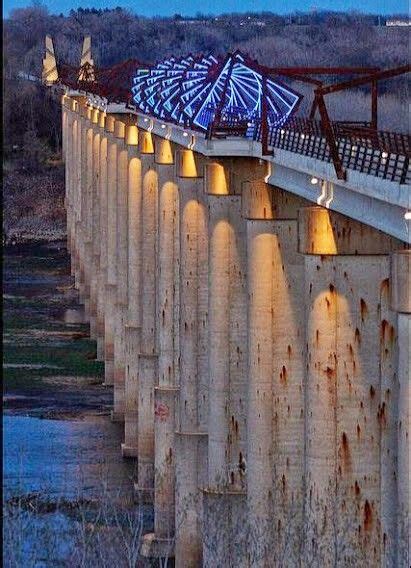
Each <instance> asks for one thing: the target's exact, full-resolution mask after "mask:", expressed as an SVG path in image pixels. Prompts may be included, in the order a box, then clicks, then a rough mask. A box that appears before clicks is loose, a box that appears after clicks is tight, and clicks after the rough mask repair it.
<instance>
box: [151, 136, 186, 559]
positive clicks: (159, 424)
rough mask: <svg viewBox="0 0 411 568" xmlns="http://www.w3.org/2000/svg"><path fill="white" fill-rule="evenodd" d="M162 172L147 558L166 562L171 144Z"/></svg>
mask: <svg viewBox="0 0 411 568" xmlns="http://www.w3.org/2000/svg"><path fill="white" fill-rule="evenodd" d="M155 150H156V157H155V159H156V164H157V165H156V168H157V171H158V268H157V278H158V287H157V327H158V384H157V386H156V387H155V390H154V440H155V444H154V445H155V455H154V457H155V469H154V534H148V535H145V537H144V545H143V553H144V554H145V555H147V556H154V557H156V556H157V557H158V556H166V554H167V553H168V554H170V552H171V551H172V550H173V547H174V546H173V545H174V542H173V540H172V539H173V536H174V515H175V508H174V485H175V484H174V479H175V453H176V452H175V442H174V433H175V429H176V427H175V396H176V384H177V382H178V355H179V349H178V346H179V341H178V339H179V338H178V333H179V323H178V322H179V320H178V317H179V302H178V297H179V222H178V214H179V210H178V187H177V183H176V180H175V175H174V160H173V151H172V147H171V144H170V142H169V140H165V139H161V138H157V139H156V140H155Z"/></svg>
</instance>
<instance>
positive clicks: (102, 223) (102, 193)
mask: <svg viewBox="0 0 411 568" xmlns="http://www.w3.org/2000/svg"><path fill="white" fill-rule="evenodd" d="M105 116H106V115H105V113H103V112H100V113H99V124H98V127H99V131H100V150H99V188H98V194H99V201H100V206H99V215H100V217H99V245H100V256H99V271H98V277H97V359H98V360H102V361H104V360H105V355H104V351H105V347H104V343H105V323H104V322H105V309H106V284H107V133H106V131H105Z"/></svg>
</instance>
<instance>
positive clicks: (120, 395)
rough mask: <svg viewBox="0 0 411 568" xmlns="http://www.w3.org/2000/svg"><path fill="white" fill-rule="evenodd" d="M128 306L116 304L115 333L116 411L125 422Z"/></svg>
mask: <svg viewBox="0 0 411 568" xmlns="http://www.w3.org/2000/svg"><path fill="white" fill-rule="evenodd" d="M126 319H127V306H125V305H122V304H116V305H115V334H114V413H115V415H116V416H122V417H123V418H122V421H123V422H124V412H125V400H124V385H125V375H126V368H125V325H126Z"/></svg>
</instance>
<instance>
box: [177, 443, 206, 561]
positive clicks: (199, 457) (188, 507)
mask: <svg viewBox="0 0 411 568" xmlns="http://www.w3.org/2000/svg"><path fill="white" fill-rule="evenodd" d="M206 471H207V434H206V433H204V432H176V495H175V498H176V545H175V557H176V566H184V567H187V568H197V567H198V566H201V565H202V539H201V518H202V509H203V503H202V494H201V491H200V490H199V487H201V486H203V485H204V481H205V476H206Z"/></svg>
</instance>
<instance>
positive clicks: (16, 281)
mask: <svg viewBox="0 0 411 568" xmlns="http://www.w3.org/2000/svg"><path fill="white" fill-rule="evenodd" d="M3 281H4V289H3V301H4V311H3V333H4V336H3V339H4V355H3V357H4V358H3V367H4V368H3V378H4V383H3V384H4V387H3V396H4V416H3V432H4V434H3V436H4V444H3V457H4V463H3V474H4V489H3V494H4V510H3V515H4V520H5V530H4V553H5V563H4V566H6V567H8V566H10V567H11V566H14V567H20V566H21V567H23V566H24V568H26V567H30V566H36V567H40V566H41V567H43V566H44V567H48V566H50V567H51V566H53V568H54V567H55V566H93V567H94V566H96V567H100V566H109V565H110V566H112V565H113V563H115V565H116V566H117V567H122V566H131V565H133V566H138V565H140V564H141V562H142V561H141V559H140V558H139V554H138V550H139V543H140V540H141V535H142V533H143V532H146V531H148V530H151V527H152V511H151V509H150V508H149V507H143V506H141V505H139V504H138V503H135V497H134V491H133V481H134V477H135V475H134V468H135V466H134V462H133V461H127V460H123V459H122V458H121V454H120V443H121V441H122V436H123V432H122V426H121V425H119V424H114V423H112V422H111V420H110V409H111V405H112V396H113V395H112V389H111V388H107V387H105V386H103V385H102V382H103V372H104V369H103V364H102V363H101V362H98V361H96V360H95V355H96V346H95V342H93V341H91V340H90V338H89V327H88V324H87V323H85V320H84V314H83V309H82V306H80V305H79V303H78V294H77V291H76V290H75V289H74V288H73V282H72V277H71V275H70V264H69V257H68V254H67V250H66V248H65V243H64V241H60V242H54V243H44V244H40V245H35V246H33V245H15V246H12V247H6V248H5V254H4V266H3ZM141 565H143V564H141Z"/></svg>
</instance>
